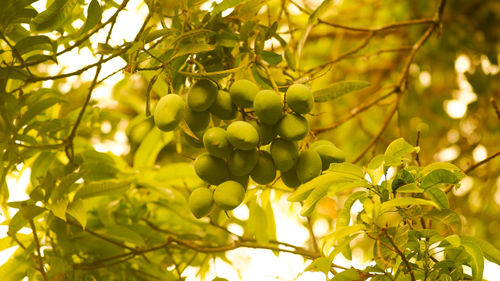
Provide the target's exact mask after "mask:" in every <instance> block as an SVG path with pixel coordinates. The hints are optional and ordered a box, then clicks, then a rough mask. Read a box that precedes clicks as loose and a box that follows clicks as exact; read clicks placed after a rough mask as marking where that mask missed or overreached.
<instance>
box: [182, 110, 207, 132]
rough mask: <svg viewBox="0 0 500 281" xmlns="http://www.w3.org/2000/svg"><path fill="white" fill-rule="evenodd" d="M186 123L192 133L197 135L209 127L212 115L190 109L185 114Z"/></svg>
mask: <svg viewBox="0 0 500 281" xmlns="http://www.w3.org/2000/svg"><path fill="white" fill-rule="evenodd" d="M184 121H186V124H187V125H188V127H189V129H191V132H193V133H195V134H197V133H199V132H201V131H203V130H204V129H206V128H207V127H208V123H209V122H210V113H208V111H201V112H196V111H193V110H192V109H191V108H189V107H188V108H187V110H186V112H185V114H184Z"/></svg>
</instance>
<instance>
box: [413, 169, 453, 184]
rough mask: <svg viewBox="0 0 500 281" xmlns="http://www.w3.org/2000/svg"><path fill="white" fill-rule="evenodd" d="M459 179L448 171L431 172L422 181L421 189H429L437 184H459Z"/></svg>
mask: <svg viewBox="0 0 500 281" xmlns="http://www.w3.org/2000/svg"><path fill="white" fill-rule="evenodd" d="M458 181H459V179H458V178H457V176H456V175H455V174H454V173H453V172H450V171H448V170H443V169H438V170H434V171H432V172H430V173H429V174H427V175H426V176H425V177H423V178H422V180H421V181H420V187H422V188H423V189H427V188H429V187H431V186H434V185H436V184H442V183H448V184H457V183H458Z"/></svg>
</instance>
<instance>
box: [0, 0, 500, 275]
mask: <svg viewBox="0 0 500 281" xmlns="http://www.w3.org/2000/svg"><path fill="white" fill-rule="evenodd" d="M220 1H221V0H218V1H217V2H220ZM86 2H88V1H86ZM116 2H118V3H120V2H121V1H120V0H118V1H116ZM210 2H211V1H210ZM313 2H314V3H315V4H319V3H320V1H313ZM33 6H34V7H35V8H36V9H37V10H38V11H41V10H44V7H45V0H40V1H38V2H35V3H34V4H33ZM209 7H210V3H207V4H204V5H203V8H204V9H208V8H209ZM293 7H294V6H293ZM114 11H115V10H114V9H112V10H108V11H106V13H104V15H103V20H106V19H107V18H109V17H110V16H111V15H112V14H113V13H114ZM147 12H148V11H147V7H146V5H145V4H143V1H142V0H131V1H130V3H129V4H128V6H127V9H126V10H124V11H123V12H122V13H121V14H120V16H119V17H118V19H117V23H116V25H115V28H114V32H113V35H112V36H111V44H112V45H113V44H120V43H121V42H123V40H127V41H130V40H132V39H133V38H134V36H135V34H136V33H137V32H138V30H139V28H140V24H139V23H141V22H142V21H143V19H144V18H145V17H146V15H147ZM229 12H230V11H226V12H225V14H227V13H229ZM295 12H299V11H295ZM73 25H74V26H75V27H80V26H81V25H83V22H81V21H76V22H74V23H73ZM107 31H108V30H107V29H104V30H101V31H100V32H98V33H97V34H96V35H94V36H93V37H91V40H92V41H93V42H94V46H93V47H96V46H97V43H98V42H103V41H104V38H105V36H106V34H107ZM96 60H97V59H96V57H94V56H93V55H92V53H91V51H90V50H89V49H87V48H85V49H83V50H79V51H77V50H76V49H74V50H73V51H71V52H68V53H66V54H64V55H63V56H61V58H60V59H59V65H54V66H50V67H49V68H48V71H49V74H51V75H54V74H57V73H59V72H60V71H61V69H64V70H65V71H68V72H69V71H72V70H77V69H79V68H81V67H82V66H85V65H87V64H89V62H94V61H96ZM484 65H486V67H485V68H486V69H487V70H486V71H490V72H493V73H494V72H498V67H496V66H491V64H490V65H488V64H487V63H486V62H485V63H484ZM124 66H125V63H124V62H123V61H122V60H121V59H120V58H116V59H113V60H110V61H109V62H107V63H105V64H104V65H103V69H102V71H101V74H100V78H103V77H105V76H107V75H108V74H110V73H112V72H113V71H115V70H116V69H118V68H121V67H124ZM455 67H456V70H457V73H458V74H459V75H458V81H457V83H458V85H459V90H457V92H456V93H454V98H453V99H452V100H448V101H446V102H445V103H444V104H443V107H444V108H445V110H446V112H447V114H448V115H449V116H450V117H452V118H457V119H460V118H462V117H463V116H464V115H465V114H466V112H467V105H468V104H470V103H472V102H474V101H475V100H476V99H477V96H476V94H475V93H474V92H473V91H472V87H470V85H469V84H468V83H467V81H466V80H465V78H464V77H465V76H464V72H465V71H467V70H468V69H469V68H470V60H469V58H468V57H467V56H465V55H459V56H458V57H457V60H456V65H455ZM94 73H95V72H94V71H93V70H92V71H87V72H85V73H83V74H82V75H81V76H80V77H79V78H80V79H81V80H83V81H90V80H92V78H93V76H94ZM122 78H123V74H121V73H118V74H116V75H114V76H113V77H112V78H110V79H108V80H106V81H105V82H104V83H102V84H101V85H99V86H98V87H97V88H96V89H95V92H94V94H93V99H95V100H97V101H98V102H99V104H100V106H103V107H112V106H113V105H114V104H115V103H116V102H115V101H113V100H112V99H111V89H112V87H113V85H114V84H115V83H116V82H118V81H120V80H121V79H122ZM132 79H134V78H133V77H132ZM418 80H419V82H420V83H421V85H422V86H424V87H427V86H429V85H430V83H431V80H432V77H431V74H430V73H429V72H426V71H422V72H421V73H420V74H419V77H418ZM78 83H81V82H80V81H78V80H77V79H76V78H70V79H68V80H67V83H65V84H62V85H61V86H60V87H61V89H60V90H62V91H68V90H70V89H71V87H72V86H74V85H75V84H78ZM51 85H52V81H47V82H44V86H46V87H49V86H51ZM119 126H120V128H121V131H120V132H118V133H117V134H116V135H115V138H114V140H113V141H107V142H105V143H102V142H98V141H96V142H95V144H94V145H95V147H96V149H97V150H98V151H101V152H111V153H114V154H116V155H123V154H125V153H127V152H128V150H129V147H128V143H127V137H126V135H125V133H124V129H125V127H126V126H127V124H126V123H124V124H120V125H119ZM102 129H103V130H108V129H109V128H106V126H105V125H104V126H103V128H102ZM459 153H460V152H459V151H456V149H455V148H454V147H453V146H452V147H450V148H447V149H446V150H443V151H442V152H440V154H439V155H438V156H437V157H438V158H440V160H444V161H450V160H453V159H455V158H456V157H457V156H458V154H459ZM486 155H487V152H486V149H485V148H484V146H478V147H477V148H476V149H475V150H474V160H475V161H476V162H477V161H480V160H482V159H484V158H485V157H486ZM21 167H22V166H20V167H19V168H21ZM20 170H21V172H20V173H18V174H12V175H9V176H8V177H7V184H8V187H9V191H10V194H11V197H10V201H21V200H25V199H27V198H28V196H27V194H26V192H25V191H26V187H27V185H28V183H29V178H30V169H29V168H22V169H20ZM464 181H465V184H466V185H467V184H468V185H470V186H472V183H471V182H470V181H471V178H466V179H464ZM467 181H469V182H467ZM497 188H498V191H497V192H496V194H495V200H496V201H497V202H498V203H499V204H500V178H499V180H498V181H497ZM460 190H461V191H462V190H463V189H460ZM462 192H463V191H462ZM457 195H460V194H457ZM275 201H276V200H275ZM274 203H275V204H274V205H273V206H274V207H275V209H274V211H275V219H276V223H277V226H276V229H277V234H278V240H279V241H283V242H287V243H291V244H294V245H305V243H306V241H307V240H308V238H309V232H308V231H307V229H306V228H304V227H303V226H302V224H301V223H300V220H301V219H303V218H300V216H299V215H298V213H299V205H298V204H296V203H295V205H294V208H293V211H292V212H290V210H289V208H288V205H289V203H288V202H287V203H285V202H281V203H282V204H279V202H274ZM283 203H285V204H283ZM353 209H355V208H353ZM10 211H11V215H13V214H14V213H15V211H16V210H15V209H10ZM234 215H235V216H237V217H238V218H240V219H245V218H248V209H247V208H246V206H240V207H238V208H237V209H236V210H235V211H234ZM298 218H299V219H298ZM328 228H329V226H328V223H327V222H326V221H324V220H323V221H322V220H319V221H318V222H317V223H316V224H315V225H314V230H315V233H316V234H325V233H326V231H328ZM230 230H231V231H233V232H235V233H238V232H241V231H242V230H241V229H239V228H238V226H237V225H232V226H231V227H230ZM6 232H7V226H0V238H2V237H5V235H6ZM21 232H23V233H27V234H29V233H31V231H30V230H29V229H27V228H25V229H23V230H22V231H21ZM16 249H17V246H16V247H12V248H9V249H7V250H4V251H1V252H0V264H3V263H4V262H5V261H7V259H8V258H9V257H10V256H11V255H12V253H13V252H14V251H15V250H16ZM227 256H228V258H229V259H230V260H231V261H233V264H234V267H233V266H231V265H228V264H227V263H225V262H224V261H222V260H220V259H217V260H216V261H215V263H212V269H211V272H210V274H209V276H208V277H207V278H206V279H207V280H211V279H212V278H213V277H215V276H216V274H217V275H218V276H220V277H225V278H227V279H228V280H243V281H254V280H260V281H276V280H298V281H300V280H302V281H306V280H307V281H323V280H325V276H324V275H323V274H322V273H317V272H306V273H302V271H303V269H304V268H306V267H307V265H308V264H309V261H307V262H305V261H304V260H303V259H302V258H301V257H300V256H297V255H293V254H288V253H281V254H280V255H279V257H276V256H275V255H274V254H273V253H272V252H271V251H267V250H256V249H238V250H234V251H230V252H228V253H227ZM334 262H335V263H337V264H340V265H344V266H348V267H349V266H351V265H353V266H356V267H358V268H362V267H363V265H364V264H363V261H361V260H359V259H355V260H354V261H353V262H352V263H351V262H349V261H347V260H345V259H343V258H342V257H341V256H339V257H338V258H337V259H336V260H335V261H334ZM235 268H238V269H240V272H239V273H238V272H237V271H236V270H235ZM196 272H197V269H196V268H188V269H187V270H186V271H185V273H184V275H185V276H187V277H188V278H187V280H188V281H195V280H200V279H199V278H197V277H195V274H196ZM498 272H500V267H499V266H497V265H495V264H493V263H490V262H488V261H486V263H485V275H484V277H485V279H490V280H494V278H498V275H497V274H498ZM330 277H331V276H330Z"/></svg>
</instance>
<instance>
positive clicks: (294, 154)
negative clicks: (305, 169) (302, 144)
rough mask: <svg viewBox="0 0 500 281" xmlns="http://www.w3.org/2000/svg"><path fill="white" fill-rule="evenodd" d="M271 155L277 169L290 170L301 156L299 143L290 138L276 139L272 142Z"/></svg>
mask: <svg viewBox="0 0 500 281" xmlns="http://www.w3.org/2000/svg"><path fill="white" fill-rule="evenodd" d="M271 157H272V158H273V162H274V165H275V166H276V169H278V170H280V171H288V170H290V169H291V168H293V166H294V165H295V161H297V158H298V157H299V152H298V148H297V145H296V144H295V143H294V142H291V141H288V140H284V139H276V140H274V141H273V142H272V143H271Z"/></svg>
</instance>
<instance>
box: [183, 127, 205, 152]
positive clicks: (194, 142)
mask: <svg viewBox="0 0 500 281" xmlns="http://www.w3.org/2000/svg"><path fill="white" fill-rule="evenodd" d="M181 136H182V137H183V138H184V139H185V140H186V142H187V143H188V144H189V145H190V146H192V147H196V148H203V142H202V141H201V140H200V139H197V138H195V137H194V136H191V135H189V134H188V133H186V132H185V131H183V130H181Z"/></svg>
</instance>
